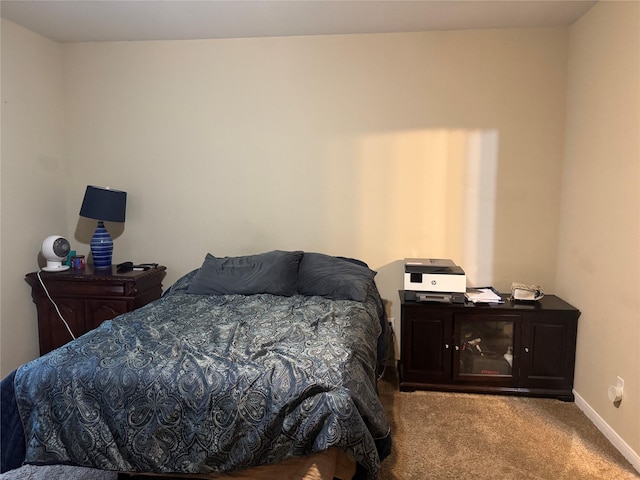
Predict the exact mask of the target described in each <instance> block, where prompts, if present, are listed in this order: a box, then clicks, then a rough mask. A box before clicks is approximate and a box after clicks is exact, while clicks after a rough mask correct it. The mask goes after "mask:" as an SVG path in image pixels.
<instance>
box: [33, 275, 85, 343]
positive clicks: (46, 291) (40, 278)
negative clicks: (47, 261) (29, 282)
mask: <svg viewBox="0 0 640 480" xmlns="http://www.w3.org/2000/svg"><path fill="white" fill-rule="evenodd" d="M41 272H42V270H38V273H37V277H38V280H40V285H42V289H43V290H44V293H46V294H47V298H48V299H49V301H50V302H51V303H52V305H53V306H54V307H55V309H56V313H57V314H58V316H59V317H60V320H62V323H64V326H65V327H67V331H68V332H69V335H71V338H73V339H74V340H75V339H76V336H75V335H74V334H73V332H72V331H71V327H69V324H68V323H67V321H66V320H65V319H64V317H63V316H62V313H60V309H59V308H58V305H56V302H54V301H53V298H51V295H49V290H47V287H45V286H44V281H43V280H42V277H41V276H40V273H41Z"/></svg>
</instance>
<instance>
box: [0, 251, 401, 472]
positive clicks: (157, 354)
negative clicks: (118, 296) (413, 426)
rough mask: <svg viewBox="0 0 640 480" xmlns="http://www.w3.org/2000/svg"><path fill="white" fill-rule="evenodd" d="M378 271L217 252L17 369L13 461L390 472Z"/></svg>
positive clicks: (12, 390)
mask: <svg viewBox="0 0 640 480" xmlns="http://www.w3.org/2000/svg"><path fill="white" fill-rule="evenodd" d="M374 275H375V272H373V271H372V270H370V269H369V268H368V267H367V266H366V264H364V263H362V262H360V261H358V260H354V259H346V258H342V257H333V256H329V255H324V254H320V253H314V252H301V251H273V252H267V253H263V254H258V255H249V256H243V257H214V256H213V255H211V254H207V256H206V258H205V260H204V262H203V264H202V265H201V267H200V268H198V269H195V270H194V271H192V272H190V273H188V274H186V275H184V276H183V277H182V278H180V279H179V280H178V281H177V282H176V283H175V284H174V285H172V286H171V288H170V289H169V290H168V291H167V292H165V294H164V295H163V296H162V298H161V299H159V300H157V301H155V302H152V303H150V304H148V305H146V306H144V307H142V308H140V309H138V310H135V311H133V312H129V313H126V314H124V315H121V316H119V317H116V318H115V319H113V320H110V321H106V322H104V323H103V324H102V325H101V326H100V327H98V328H96V329H95V330H92V331H90V332H88V333H87V334H85V335H83V336H82V337H80V338H78V339H76V340H74V341H72V342H70V343H68V344H67V345H65V346H63V347H61V348H59V349H57V350H54V351H52V352H50V353H48V354H47V355H45V356H42V357H40V358H38V359H35V360H33V361H32V362H29V363H27V364H25V365H23V366H21V367H19V368H18V369H17V370H16V371H14V372H13V373H12V374H10V375H9V376H8V377H7V378H5V379H4V380H3V382H2V431H1V433H2V438H1V439H0V442H1V446H2V471H5V470H7V469H10V468H16V467H17V466H19V465H20V464H22V463H29V464H35V465H47V464H70V465H79V466H88V467H93V468H99V469H103V470H111V471H118V472H129V473H135V472H142V473H146V474H159V475H162V474H171V475H173V476H175V475H176V474H178V473H180V474H185V475H192V476H194V475H195V476H198V478H203V477H207V476H208V477H209V478H225V476H227V475H235V474H236V473H237V472H241V475H246V478H253V477H251V475H252V472H259V471H261V469H267V472H268V469H269V468H271V469H273V468H288V466H289V465H294V466H293V467H291V468H293V469H298V470H300V469H304V468H306V467H305V465H308V466H313V467H314V468H316V470H317V469H320V467H321V466H322V465H324V464H325V463H329V464H332V467H331V469H327V471H328V472H330V473H329V475H330V477H328V478H333V476H336V477H341V478H350V477H351V476H353V478H362V479H375V478H377V477H378V472H379V468H380V462H381V461H382V460H383V459H384V457H386V456H387V455H388V454H389V452H390V445H391V435H390V430H389V426H388V424H387V422H386V419H385V415H384V411H383V408H382V405H381V404H380V401H379V399H378V396H377V391H376V375H377V371H378V369H379V366H380V364H381V363H382V361H383V360H384V351H385V348H386V346H387V345H388V330H387V329H388V325H387V322H386V320H385V315H384V307H383V303H382V300H381V298H380V295H379V293H378V290H377V288H376V285H375V282H374ZM310 459H311V460H310ZM273 471H275V470H272V472H273ZM258 475H259V473H256V477H255V478H261V477H259V476H258ZM266 475H267V476H266V477H263V478H269V477H271V478H276V477H277V478H287V477H286V476H285V475H284V473H279V474H277V476H276V477H274V476H273V473H267V474H266ZM296 475H297V474H296ZM234 478H240V476H236V477H234ZM242 478H245V477H244V476H243V477H242ZM290 478H294V476H292V477H290ZM300 478H305V477H304V476H300ZM309 478H311V477H309ZM317 478H324V477H317Z"/></svg>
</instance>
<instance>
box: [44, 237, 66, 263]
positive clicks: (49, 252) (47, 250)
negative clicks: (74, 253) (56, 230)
mask: <svg viewBox="0 0 640 480" xmlns="http://www.w3.org/2000/svg"><path fill="white" fill-rule="evenodd" d="M70 250H71V245H69V241H68V240H67V239H66V238H64V237H61V236H60V235H50V236H48V237H47V238H45V239H44V241H43V242H42V256H43V257H44V258H45V260H47V266H46V267H42V270H44V271H45V272H62V271H64V270H68V269H69V265H63V264H62V261H63V260H64V259H65V258H66V257H67V255H69V252H70Z"/></svg>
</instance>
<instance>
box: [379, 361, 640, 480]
mask: <svg viewBox="0 0 640 480" xmlns="http://www.w3.org/2000/svg"><path fill="white" fill-rule="evenodd" d="M379 386H380V396H381V398H382V401H383V404H384V405H385V409H386V412H387V415H388V419H389V422H390V423H391V428H392V432H393V441H394V446H393V451H392V454H391V455H390V456H389V457H388V458H387V459H386V460H385V461H384V462H383V464H382V475H381V476H380V480H412V479H416V480H427V479H428V480H441V479H468V480H483V479H518V480H528V479H531V480H534V479H535V480H564V479H566V480H569V479H571V480H598V479H602V480H613V479H616V480H626V479H629V480H630V479H634V480H636V479H638V478H640V474H638V472H637V471H636V470H634V468H633V467H632V466H631V464H630V463H629V462H627V461H626V460H625V458H624V457H623V456H622V455H621V454H620V453H619V452H618V451H617V450H616V449H615V448H614V447H613V446H612V445H611V443H610V442H609V441H608V440H607V439H606V438H605V437H604V435H603V434H602V433H600V432H599V431H598V429H597V428H596V427H595V426H594V425H593V423H591V421H590V420H589V419H588V418H587V417H586V416H585V415H584V414H583V413H582V412H581V411H580V410H579V409H578V407H576V405H575V404H574V403H566V402H562V401H559V400H555V399H539V398H538V399H536V398H525V397H511V396H501V395H476V394H461V393H443V392H418V391H417V392H399V391H398V389H397V379H396V376H395V369H393V368H388V369H387V371H386V372H385V377H384V378H383V380H382V381H381V382H380V385H379Z"/></svg>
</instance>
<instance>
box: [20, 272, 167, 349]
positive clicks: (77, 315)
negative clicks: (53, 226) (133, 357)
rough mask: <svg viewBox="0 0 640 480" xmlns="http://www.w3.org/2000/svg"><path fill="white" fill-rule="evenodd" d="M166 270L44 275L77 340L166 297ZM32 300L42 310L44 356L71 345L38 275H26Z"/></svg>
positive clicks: (44, 273) (39, 314) (39, 333)
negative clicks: (102, 325)
mask: <svg viewBox="0 0 640 480" xmlns="http://www.w3.org/2000/svg"><path fill="white" fill-rule="evenodd" d="M165 270H166V268H165V267H163V266H159V267H157V268H154V269H151V270H145V271H128V272H122V273H120V272H117V271H116V267H115V266H113V267H112V270H111V271H109V270H106V272H105V271H94V270H93V267H92V266H91V265H87V267H86V268H85V269H83V270H81V271H78V270H73V269H70V270H67V271H64V272H44V271H43V272H40V277H41V279H42V281H43V282H44V285H45V286H46V288H47V290H48V292H49V295H51V297H52V298H53V300H54V301H55V302H56V304H57V305H58V309H59V310H60V313H61V314H62V316H63V317H64V319H65V320H66V321H67V323H68V324H69V327H70V328H71V331H72V332H73V334H74V335H75V336H76V337H79V336H80V335H83V334H84V333H86V332H88V331H89V330H92V329H94V328H96V327H97V326H99V325H100V324H101V323H102V322H104V321H105V320H110V319H112V318H114V317H116V316H118V315H120V314H122V313H125V312H129V311H131V310H135V309H136V308H139V307H142V306H143V305H146V304H147V303H149V302H151V301H153V300H157V299H158V298H160V296H161V295H162V279H163V278H164V276H165V275H166V272H165ZM25 280H26V281H27V283H28V284H29V285H31V296H32V298H33V302H34V303H35V304H36V308H37V309H38V335H39V338H40V355H44V354H45V353H48V352H50V351H51V350H53V349H55V348H58V347H60V346H62V345H64V344H65V343H67V342H69V341H70V340H72V339H71V336H70V335H69V332H68V331H67V328H66V327H65V325H64V323H63V322H62V320H61V319H60V317H58V314H57V313H56V309H55V307H54V306H53V304H52V303H51V301H50V300H49V298H48V297H47V295H46V293H45V292H44V290H43V288H42V285H41V284H40V280H39V279H38V273H37V272H33V273H29V274H27V275H26V278H25Z"/></svg>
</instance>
